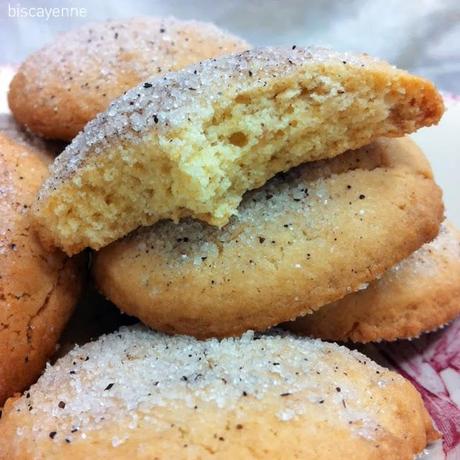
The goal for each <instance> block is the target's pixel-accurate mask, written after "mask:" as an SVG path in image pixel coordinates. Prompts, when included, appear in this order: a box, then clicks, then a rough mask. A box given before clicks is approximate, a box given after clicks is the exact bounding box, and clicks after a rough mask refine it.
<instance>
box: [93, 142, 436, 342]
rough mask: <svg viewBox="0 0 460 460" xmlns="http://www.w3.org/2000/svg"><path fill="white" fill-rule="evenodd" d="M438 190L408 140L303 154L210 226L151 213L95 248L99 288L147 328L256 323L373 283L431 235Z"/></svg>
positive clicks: (232, 329)
mask: <svg viewBox="0 0 460 460" xmlns="http://www.w3.org/2000/svg"><path fill="white" fill-rule="evenodd" d="M442 218H443V205H442V197H441V191H440V190H439V188H438V186H437V185H436V184H435V183H434V181H433V179H432V175H431V170H430V166H429V164H428V162H427V160H426V159H425V157H424V156H423V154H422V153H421V151H420V150H419V149H418V148H417V146H416V145H415V144H414V143H413V142H412V141H411V140H410V139H408V138H401V139H380V140H378V141H376V142H374V143H373V144H371V145H369V146H367V147H363V148H361V149H358V150H355V151H349V152H347V153H345V154H343V155H340V156H337V157H335V158H333V159H329V160H323V161H318V162H311V163H305V164H304V165H302V166H300V167H298V168H296V169H292V170H291V171H289V172H288V173H286V174H281V175H278V176H276V177H275V178H273V179H272V180H271V181H269V182H268V183H266V184H265V185H264V186H263V187H262V188H260V189H258V190H255V191H252V192H249V193H247V194H246V195H245V197H244V199H243V201H242V203H241V205H240V207H239V208H238V215H236V216H234V217H232V219H231V221H230V223H229V224H228V225H226V226H225V227H223V228H222V229H219V228H217V227H213V226H211V225H209V224H206V223H203V222H200V221H198V220H193V219H185V220H183V221H181V222H180V223H178V224H175V223H173V222H172V221H162V222H158V223H157V224H155V225H154V226H152V227H148V228H143V229H140V230H138V231H135V232H133V233H132V234H130V235H129V236H127V237H126V238H123V239H122V240H119V241H116V242H115V243H112V244H111V245H109V246H107V247H106V248H104V249H102V250H100V251H99V252H98V253H96V254H95V258H94V264H93V275H94V278H95V281H96V284H97V286H98V288H99V289H100V290H101V292H102V293H103V294H104V295H105V296H106V297H107V298H109V299H110V300H111V301H112V302H113V303H114V304H115V305H117V306H118V307H119V308H120V309H121V310H122V311H124V312H125V313H128V314H130V315H134V316H136V317H138V318H140V319H141V320H142V321H143V322H144V323H146V324H148V325H149V326H151V327H152V328H154V329H157V330H161V331H164V332H168V333H181V334H190V335H194V336H196V337H214V336H218V337H221V336H229V335H239V334H241V333H243V332H244V331H245V330H247V329H254V330H265V329H267V328H269V327H271V326H273V325H276V324H279V323H280V322H283V321H289V320H292V319H294V318H296V317H298V316H300V315H304V314H306V313H310V312H312V311H315V310H317V309H318V308H320V307H322V306H323V305H325V304H327V303H330V302H332V301H335V300H338V299H340V298H342V297H344V296H345V295H346V294H349V293H351V292H354V291H356V290H358V289H360V288H361V286H362V284H363V283H368V282H370V281H373V280H374V279H375V278H377V277H378V276H380V275H381V274H383V272H384V271H386V270H387V269H389V268H390V267H391V266H393V265H394V264H396V263H397V262H399V261H400V260H402V259H404V258H405V257H408V256H409V255H410V254H411V253H412V252H413V251H415V250H416V249H418V248H419V247H420V246H421V245H422V244H424V243H426V242H427V241H430V240H431V239H433V238H434V237H435V236H436V235H437V233H438V230H439V225H440V223H441V221H442Z"/></svg>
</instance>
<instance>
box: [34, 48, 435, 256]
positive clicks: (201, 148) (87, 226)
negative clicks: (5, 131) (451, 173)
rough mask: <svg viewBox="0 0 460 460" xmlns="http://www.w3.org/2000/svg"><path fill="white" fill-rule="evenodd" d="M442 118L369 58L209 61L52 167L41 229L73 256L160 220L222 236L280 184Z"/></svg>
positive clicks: (126, 110)
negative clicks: (268, 188) (306, 167)
mask: <svg viewBox="0 0 460 460" xmlns="http://www.w3.org/2000/svg"><path fill="white" fill-rule="evenodd" d="M442 112H443V103H442V99H441V97H440V95H439V93H438V92H437V90H436V88H435V87H434V86H433V84H432V83H430V82H428V81H427V80H424V79H422V78H419V77H416V76H413V75H410V74H409V73H407V72H404V71H402V70H399V69H396V68H395V67H392V66H390V65H389V64H387V63H385V62H383V61H379V60H377V59H374V58H371V57H369V56H367V55H351V54H347V53H336V52H333V51H331V50H325V49H322V48H298V47H292V49H291V48H262V49H254V50H249V51H246V52H243V53H239V54H234V55H229V56H224V57H221V58H219V59H210V60H206V61H203V62H201V63H199V64H196V65H192V66H190V67H188V68H187V69H184V70H182V71H179V72H175V73H169V74H167V75H166V76H164V77H162V78H156V79H155V78H152V79H149V80H147V81H145V82H144V83H142V84H140V85H139V86H137V87H135V88H133V89H132V90H130V91H128V92H127V93H126V94H125V95H124V96H122V97H120V98H119V99H117V100H116V101H114V102H113V103H112V104H111V105H110V106H109V108H108V110H107V111H106V112H104V113H102V114H100V115H98V116H97V117H96V119H94V120H93V121H91V122H90V123H89V124H88V125H87V126H86V127H85V129H84V130H83V132H82V133H81V134H79V135H78V136H77V137H76V138H75V139H74V140H73V142H72V143H71V144H70V146H69V147H67V149H66V150H65V151H64V152H63V154H62V155H61V156H60V157H59V158H58V159H57V160H56V162H55V163H54V165H53V167H52V171H51V177H50V179H49V180H48V181H47V183H46V184H45V186H44V187H43V188H42V190H41V192H40V194H39V198H38V200H37V202H36V205H35V207H34V214H35V218H36V223H37V228H38V230H39V232H40V235H41V237H42V239H43V241H45V242H46V243H47V244H52V245H56V246H58V247H61V248H62V249H64V251H66V252H67V253H68V254H73V253H76V252H78V251H80V250H82V249H83V248H85V247H88V246H89V247H91V248H93V249H100V248H101V247H103V246H106V245H107V244H109V243H110V242H112V241H114V240H116V239H118V238H120V237H122V236H124V235H125V234H127V233H128V232H130V231H132V230H134V229H135V228H137V227H139V226H145V225H151V224H153V223H155V222H156V221H158V220H161V219H168V218H170V219H173V220H176V221H177V220H178V219H179V218H181V217H187V216H192V217H195V218H198V219H200V220H203V221H206V222H208V223H210V224H212V225H217V226H223V225H224V224H226V223H227V222H228V220H229V218H230V217H231V216H232V215H233V214H235V213H236V209H237V207H238V204H239V203H240V201H241V198H242V195H243V194H244V193H245V192H246V191H247V190H250V189H254V188H257V187H260V186H262V185H263V184H264V183H265V182H266V181H267V180H268V179H269V178H270V177H272V176H274V175H275V174H276V173H278V172H280V171H286V170H288V169H289V168H291V167H293V166H297V165H299V164H300V163H303V162H305V161H313V160H318V159H321V158H330V157H333V156H336V155H337V154H340V153H343V152H344V151H346V150H348V149H352V148H358V147H361V146H363V145H367V144H368V143H369V142H371V141H372V140H374V139H376V138H377V137H379V136H390V137H396V136H402V135H403V134H405V133H407V132H412V131H414V130H416V129H417V128H419V127H421V126H428V125H431V124H433V123H436V122H437V121H438V120H439V118H440V117H441V115H442Z"/></svg>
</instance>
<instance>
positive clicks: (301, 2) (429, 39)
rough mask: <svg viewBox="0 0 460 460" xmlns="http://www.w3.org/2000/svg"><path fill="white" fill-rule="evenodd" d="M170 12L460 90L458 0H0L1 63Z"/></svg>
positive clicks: (255, 39) (263, 41)
mask: <svg viewBox="0 0 460 460" xmlns="http://www.w3.org/2000/svg"><path fill="white" fill-rule="evenodd" d="M8 5H10V6H11V7H17V6H20V7H42V8H43V7H48V8H49V7H59V8H61V7H81V8H85V9H86V13H87V14H86V18H65V17H60V18H50V19H49V20H46V19H39V18H13V17H9V14H8ZM139 15H175V16H177V17H179V18H186V19H199V20H202V21H213V22H215V23H216V24H217V25H219V26H221V27H223V28H225V29H228V30H230V31H231V32H234V33H235V34H238V35H240V36H242V37H244V38H246V39H247V40H248V41H249V42H250V43H252V44H254V45H277V44H290V45H292V44H297V45H309V44H317V45H327V46H331V47H333V48H336V49H338V50H342V51H367V52H369V53H370V54H374V55H376V56H379V57H382V58H385V59H388V60H390V61H391V62H392V63H393V64H396V65H398V66H400V67H403V68H406V69H409V70H411V71H413V72H416V73H420V74H421V75H424V76H427V77H429V78H430V79H432V80H434V81H435V82H436V83H437V84H438V86H439V87H440V88H441V89H443V90H445V91H451V92H454V93H457V94H460V0H226V1H222V0H129V1H126V0H125V1H122V0H103V1H95V0H38V1H32V0H22V1H16V0H0V64H9V63H14V62H16V63H18V62H20V61H21V60H22V59H24V57H25V56H26V55H27V54H29V53H31V52H32V51H34V50H36V49H37V48H38V47H40V46H42V45H43V44H45V43H46V42H47V41H50V40H51V39H52V38H53V37H54V35H55V34H56V33H57V32H58V31H65V30H68V29H69V28H71V27H77V26H79V25H81V24H83V23H84V22H86V21H97V20H101V19H107V18H119V17H129V16H139Z"/></svg>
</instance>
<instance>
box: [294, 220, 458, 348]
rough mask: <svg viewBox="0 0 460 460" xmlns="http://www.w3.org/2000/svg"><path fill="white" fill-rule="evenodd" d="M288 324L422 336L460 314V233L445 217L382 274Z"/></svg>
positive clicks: (371, 338) (335, 336)
mask: <svg viewBox="0 0 460 460" xmlns="http://www.w3.org/2000/svg"><path fill="white" fill-rule="evenodd" d="M363 287H364V289H363V290H361V291H359V292H356V293H353V294H350V295H347V296H346V297H344V298H343V299H340V300H338V301H336V302H333V303H331V304H330V305H326V306H324V307H322V308H321V309H320V310H319V311H317V312H315V313H314V314H312V315H306V316H304V317H303V318H300V319H298V320H296V321H294V322H290V323H286V327H288V328H289V329H291V330H293V331H294V332H297V333H300V334H305V335H310V336H313V337H319V338H322V339H326V340H340V341H346V340H350V341H353V342H361V343H365V342H379V341H381V340H397V339H407V338H415V337H418V336H419V335H420V334H422V333H423V332H429V331H432V330H435V329H438V328H440V327H441V326H444V325H445V324H446V323H448V322H449V321H452V320H453V319H454V318H456V317H457V316H459V315H460V233H459V231H458V230H457V229H456V228H455V227H454V226H453V224H451V223H447V222H445V223H443V225H442V226H441V230H440V232H439V235H438V236H437V238H436V239H434V240H433V241H431V242H430V243H427V244H425V245H423V246H422V247H421V248H420V249H419V250H418V251H416V252H414V253H413V254H411V255H410V256H409V257H408V258H407V259H404V260H403V261H402V262H400V263H399V264H397V265H395V266H394V267H392V268H391V269H390V270H388V271H387V272H386V273H385V274H384V275H383V276H382V278H380V279H379V280H376V281H374V282H372V283H371V284H370V285H369V286H363Z"/></svg>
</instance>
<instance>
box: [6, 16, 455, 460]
mask: <svg viewBox="0 0 460 460" xmlns="http://www.w3.org/2000/svg"><path fill="white" fill-rule="evenodd" d="M9 103H10V107H11V110H12V112H13V114H14V116H15V118H16V120H17V122H19V124H22V125H24V126H25V127H27V129H28V130H30V131H32V132H33V133H35V134H37V135H39V136H41V137H44V138H47V139H59V140H63V141H70V143H69V144H68V145H67V147H65V149H64V151H63V152H62V153H61V154H60V155H59V156H57V157H56V158H55V160H54V161H53V163H52V164H51V166H50V169H49V174H48V176H47V177H46V179H45V176H46V174H44V173H43V171H42V169H43V167H42V166H41V165H42V164H45V163H46V161H49V160H48V158H49V155H48V156H47V155H46V152H45V153H43V152H39V150H38V149H37V148H36V147H32V146H29V145H25V144H24V143H21V144H20V143H18V142H15V141H13V140H11V139H8V138H7V137H6V136H3V135H2V137H1V139H0V140H1V143H0V148H1V152H0V153H1V154H2V157H1V158H2V159H3V158H5V161H4V163H2V165H1V167H2V171H4V174H3V175H2V181H4V182H2V191H3V189H4V190H6V192H5V193H7V194H8V193H15V194H17V197H19V198H14V199H9V198H6V199H5V202H3V201H2V204H1V206H2V209H3V207H5V209H6V211H5V212H7V213H8V216H11V221H12V222H16V221H18V222H19V220H20V222H21V224H19V223H18V224H17V225H16V226H14V227H13V226H11V229H9V230H8V232H9V233H8V232H5V231H4V232H3V234H4V235H5V243H3V241H2V245H3V246H2V248H4V250H2V251H1V253H0V257H1V258H2V259H1V261H0V263H1V264H2V265H0V269H1V270H2V273H1V275H2V277H1V279H0V282H1V286H0V287H1V292H3V291H4V292H5V295H4V296H3V297H1V298H0V301H1V302H2V310H1V311H0V320H1V321H0V345H1V346H2V349H3V350H7V351H8V356H10V355H11V357H12V359H9V358H8V359H3V358H2V361H1V362H0V397H1V398H3V399H2V400H1V401H0V404H1V403H2V402H3V401H4V400H5V399H6V398H7V397H9V396H12V395H13V393H14V392H15V391H16V392H17V391H23V390H25V393H24V394H23V395H22V396H18V395H16V396H15V397H11V398H10V399H8V400H7V401H6V404H5V406H4V410H3V417H2V418H1V420H0V438H1V439H2V443H1V444H0V458H1V459H19V458H20V459H32V458H46V459H60V458H68V457H69V458H70V457H75V458H82V459H89V458H100V459H102V458H117V459H125V458H136V459H167V458H175V459H176V458H177V459H181V458H184V459H185V458H187V459H206V458H216V459H224V458H225V459H230V458H231V459H233V458H238V459H239V458H241V459H243V458H244V459H246V458H247V459H262V458H264V459H265V458H266V459H268V458H270V459H273V458H279V459H281V458H303V459H304V458H308V459H324V460H330V459H337V458H353V459H383V458H395V459H396V458H398V459H412V458H413V457H414V455H416V454H417V453H419V452H421V451H422V450H423V449H424V448H425V446H426V445H427V444H428V443H429V442H430V441H432V440H434V439H436V438H437V437H438V436H439V435H438V433H437V432H436V430H435V429H434V427H433V425H432V422H431V420H430V417H429V415H428V413H427V411H426V410H425V408H424V406H423V402H422V400H421V397H420V395H419V394H418V393H417V391H416V390H415V388H414V387H413V386H412V385H411V384H410V383H409V382H408V381H406V380H405V379H403V378H402V377H401V376H399V375H397V374H395V373H394V372H392V371H389V370H387V369H384V368H382V367H380V366H378V365H377V364H375V363H373V362H372V361H370V360H369V359H368V358H366V357H365V356H363V355H361V354H359V353H357V352H354V351H351V350H349V349H348V348H345V347H343V346H339V345H337V344H334V343H326V342H323V341H321V340H318V339H325V340H330V341H341V342H342V341H353V342H358V343H365V342H370V341H381V340H396V339H401V338H413V337H417V336H419V335H420V334H421V333H423V332H427V331H431V330H434V329H437V328H439V327H441V326H443V325H445V324H446V323H448V322H449V321H451V320H452V319H454V318H455V317H456V316H457V315H458V314H460V303H459V302H458V300H457V299H458V297H459V296H460V283H459V281H460V258H459V256H460V234H459V232H458V231H457V229H455V228H454V227H453V226H452V224H450V223H448V222H443V215H444V209H443V203H442V194H441V190H440V189H439V187H438V186H437V185H436V183H435V182H434V180H433V175H432V171H431V168H430V165H429V163H428V161H427V159H426V158H425V156H424V155H423V153H422V152H421V151H420V149H419V148H418V147H417V146H416V145H415V144H414V142H413V141H411V140H410V139H409V138H408V137H406V135H407V134H409V133H411V132H413V131H415V130H417V129H419V128H421V127H425V126H430V125H432V124H435V123H437V122H438V121H439V119H440V118H441V116H442V113H443V103H442V98H441V96H440V95H439V93H438V92H437V90H436V88H435V87H434V86H433V84H432V83H430V82H429V81H427V80H424V79H423V78H420V77H416V76H414V75H411V74H409V73H407V72H405V71H402V70H399V69H397V68H395V67H393V66H390V65H389V64H387V63H385V62H383V61H381V60H378V59H375V58H371V57H369V56H367V55H352V54H346V53H337V52H333V51H331V50H326V49H322V48H302V47H298V46H292V47H288V48H259V49H250V46H249V45H248V44H247V43H245V42H244V41H243V40H241V39H239V38H237V37H234V36H232V35H229V34H227V33H225V32H222V31H220V30H219V29H217V28H216V27H214V26H212V25H209V24H204V23H199V22H191V21H178V20H175V19H172V18H170V19H156V18H138V19H133V20H125V21H121V22H106V23H101V24H95V25H91V26H87V27H84V28H82V29H79V30H77V31H71V32H69V33H67V34H65V35H64V36H62V37H61V38H60V39H59V40H57V41H56V42H55V43H54V44H51V45H49V46H48V47H46V48H44V49H42V50H40V51H38V52H37V53H35V54H34V55H32V56H31V57H30V58H29V59H27V60H26V62H25V63H24V64H23V65H22V66H21V67H20V68H19V70H18V72H17V74H16V76H15V77H14V79H13V81H12V83H11V86H10V92H9ZM43 155H44V156H46V157H47V159H46V160H44V159H43V158H41V156H43ZM39 161H40V162H41V163H40V168H42V169H39V168H38V166H37V170H36V169H31V166H32V165H33V164H34V162H36V163H38V162H39ZM34 168H35V167H34ZM22 170H27V175H26V173H24V174H23V173H22V172H21V171H22ZM16 176H17V177H16ZM22 180H24V182H20V181H22ZM22 197H23V198H22ZM2 200H3V198H2ZM21 200H22V201H21ZM11 201H14V205H11ZM13 240H14V241H13ZM16 241H20V245H19V243H17V242H16ZM88 248H89V250H88ZM88 253H90V254H91V258H90V259H91V263H90V264H89V272H90V274H91V276H90V280H89V281H88V283H89V284H91V283H94V285H95V286H96V287H97V289H98V290H99V291H100V292H101V293H102V294H103V295H104V296H105V297H106V298H107V299H109V300H110V301H111V302H113V304H114V305H116V306H117V307H118V308H119V309H120V310H121V311H123V312H125V313H127V314H129V315H132V316H134V317H136V318H138V319H139V320H140V321H141V323H143V325H141V324H140V323H139V324H136V325H133V326H129V327H122V328H121V329H119V330H118V331H117V332H114V333H111V334H108V335H104V336H102V337H100V338H99V339H98V340H95V341H93V342H90V343H87V344H85V345H83V346H81V347H76V348H74V349H73V350H71V351H70V352H68V353H67V354H65V355H64V356H63V357H62V358H60V359H59V360H58V361H57V362H56V363H55V364H54V365H53V366H49V367H48V368H47V369H46V370H45V372H44V373H43V375H42V376H41V377H40V378H39V379H38V382H37V383H36V384H34V385H32V386H31V387H30V388H28V387H29V385H30V384H31V383H32V382H33V381H35V380H36V379H37V377H38V375H39V374H40V372H41V370H42V368H43V366H44V362H45V361H46V360H47V359H48V358H49V357H50V356H51V354H52V351H51V349H52V348H53V347H54V345H55V344H56V343H57V341H58V338H59V334H60V332H61V331H62V328H63V327H64V324H65V323H66V321H67V319H68V316H69V315H70V312H71V311H72V307H73V306H74V305H75V303H76V300H77V296H78V294H79V292H81V290H82V279H83V278H84V277H85V267H86V266H85V264H84V260H85V257H87V255H88ZM29 259H30V260H29ZM35 259H36V260H35ZM33 263H35V264H36V265H33ZM3 272H4V273H6V274H7V275H8V276H3ZM45 275H46V276H47V277H48V278H50V279H51V281H49V282H48V283H49V286H48V287H46V286H45V287H43V286H42V285H41V284H42V281H40V279H41V278H40V277H42V276H43V277H44V276H45ZM70 280H72V281H70ZM23 285H24V286H23ZM86 289H89V288H88V287H86ZM42 291H43V292H42ZM23 299H24V300H23ZM25 302H27V305H26V303H25ZM3 303H5V307H3ZM23 303H24V305H26V306H23ZM95 308H96V307H95ZM18 318H21V320H19V319H18ZM13 324H14V328H12V325H13ZM275 326H277V327H276V328H275V329H273V328H274V327H275ZM79 327H80V328H85V327H86V326H85V324H80V325H79ZM88 327H89V325H88ZM13 334H14V336H13ZM12 337H18V338H20V339H21V340H22V341H23V342H24V345H23V346H21V348H20V347H19V346H17V347H16V344H15V343H14V339H13V338H12ZM3 343H5V345H4V344H3ZM13 351H14V353H15V354H14V355H13V353H12V352H13ZM23 361H24V362H23ZM16 362H20V364H19V365H16V364H15V363H16ZM31 362H33V364H30V363H31ZM18 375H21V376H22V378H21V379H20V378H19V377H18ZM331 440H333V441H332V442H331Z"/></svg>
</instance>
